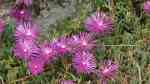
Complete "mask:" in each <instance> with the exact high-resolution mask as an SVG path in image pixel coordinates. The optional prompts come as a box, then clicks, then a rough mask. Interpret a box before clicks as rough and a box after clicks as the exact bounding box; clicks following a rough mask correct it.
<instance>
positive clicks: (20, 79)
mask: <svg viewBox="0 0 150 84" xmlns="http://www.w3.org/2000/svg"><path fill="white" fill-rule="evenodd" d="M32 77H33V76H31V75H29V76H24V77H22V78H19V79H17V80H14V81H12V82H10V83H11V84H13V83H16V82H20V81H24V80H27V79H30V78H32Z"/></svg>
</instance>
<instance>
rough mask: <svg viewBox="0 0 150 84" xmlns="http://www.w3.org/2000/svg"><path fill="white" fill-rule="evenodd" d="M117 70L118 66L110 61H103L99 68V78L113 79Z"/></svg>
mask: <svg viewBox="0 0 150 84" xmlns="http://www.w3.org/2000/svg"><path fill="white" fill-rule="evenodd" d="M118 68H119V66H118V65H117V64H115V63H113V62H112V61H111V60H105V61H104V63H103V64H102V66H101V67H100V68H99V76H100V77H101V78H102V79H103V80H108V79H114V77H115V76H116V74H117V71H118Z"/></svg>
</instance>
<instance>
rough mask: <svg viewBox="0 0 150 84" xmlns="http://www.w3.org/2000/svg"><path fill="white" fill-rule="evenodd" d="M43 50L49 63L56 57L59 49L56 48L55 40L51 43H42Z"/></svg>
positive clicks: (44, 56) (43, 54)
mask: <svg viewBox="0 0 150 84" xmlns="http://www.w3.org/2000/svg"><path fill="white" fill-rule="evenodd" d="M41 51H42V56H43V58H44V60H45V61H46V63H49V62H50V61H53V60H55V59H56V55H57V51H56V50H55V46H54V45H53V42H51V43H48V42H44V43H43V44H42V45H41Z"/></svg>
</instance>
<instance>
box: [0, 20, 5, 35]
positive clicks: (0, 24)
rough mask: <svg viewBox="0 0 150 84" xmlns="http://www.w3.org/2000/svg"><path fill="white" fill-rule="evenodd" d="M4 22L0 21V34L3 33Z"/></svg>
mask: <svg viewBox="0 0 150 84" xmlns="http://www.w3.org/2000/svg"><path fill="white" fill-rule="evenodd" d="M4 26H5V22H4V20H2V19H0V33H1V32H3V31H4Z"/></svg>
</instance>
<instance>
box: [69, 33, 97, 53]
mask: <svg viewBox="0 0 150 84" xmlns="http://www.w3.org/2000/svg"><path fill="white" fill-rule="evenodd" d="M94 39H95V36H94V35H93V34H91V33H86V32H81V33H80V34H79V35H73V36H72V37H71V38H70V40H69V44H70V46H72V48H73V50H74V51H75V52H76V51H79V50H91V49H93V48H94V47H95V46H96V40H94Z"/></svg>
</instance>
